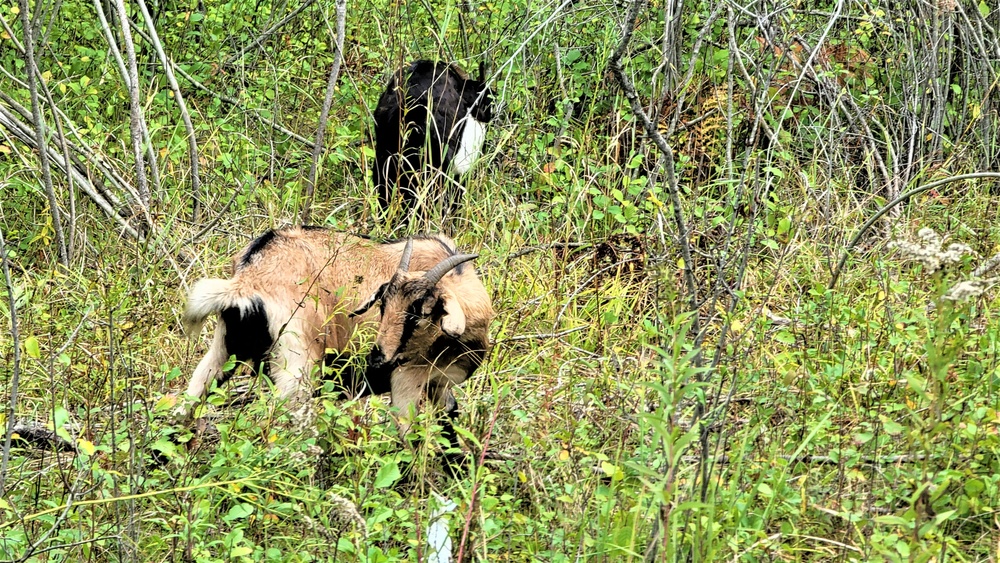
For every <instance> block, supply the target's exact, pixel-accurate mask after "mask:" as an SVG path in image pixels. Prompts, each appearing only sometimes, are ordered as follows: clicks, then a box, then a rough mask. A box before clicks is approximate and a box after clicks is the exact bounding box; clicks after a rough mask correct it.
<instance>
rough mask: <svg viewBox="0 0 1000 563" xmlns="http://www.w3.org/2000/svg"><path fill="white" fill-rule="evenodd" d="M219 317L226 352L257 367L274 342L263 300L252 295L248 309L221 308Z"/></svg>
mask: <svg viewBox="0 0 1000 563" xmlns="http://www.w3.org/2000/svg"><path fill="white" fill-rule="evenodd" d="M219 317H220V318H221V319H222V322H223V323H225V325H226V353H228V354H230V355H234V356H236V360H237V361H240V362H246V363H249V364H250V365H252V366H254V369H257V367H258V366H259V365H260V363H261V362H262V361H264V359H265V358H266V357H267V352H268V350H270V349H271V345H272V344H274V340H273V339H272V338H271V332H270V331H269V330H268V326H267V314H266V313H265V312H264V302H263V301H262V300H261V299H260V297H254V298H253V304H252V305H251V307H250V308H249V309H247V310H245V311H242V310H240V308H239V307H230V308H228V309H223V310H222V312H221V313H219Z"/></svg>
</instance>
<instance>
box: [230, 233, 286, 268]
mask: <svg viewBox="0 0 1000 563" xmlns="http://www.w3.org/2000/svg"><path fill="white" fill-rule="evenodd" d="M277 236H278V233H276V232H275V231H274V230H270V231H267V232H266V233H264V234H262V235H260V236H259V237H257V238H255V239H254V241H253V242H251V243H250V246H248V247H247V251H246V252H244V253H243V257H242V258H240V265H239V267H240V268H245V267H246V266H247V265H248V264H250V261H251V260H253V257H254V256H256V255H258V254H260V253H261V251H262V250H264V248H266V247H267V245H268V244H270V243H271V241H272V240H274V239H275V237H277Z"/></svg>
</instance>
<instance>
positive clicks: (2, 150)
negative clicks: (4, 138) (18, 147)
mask: <svg viewBox="0 0 1000 563" xmlns="http://www.w3.org/2000/svg"><path fill="white" fill-rule="evenodd" d="M0 154H10V147H8V146H7V145H0Z"/></svg>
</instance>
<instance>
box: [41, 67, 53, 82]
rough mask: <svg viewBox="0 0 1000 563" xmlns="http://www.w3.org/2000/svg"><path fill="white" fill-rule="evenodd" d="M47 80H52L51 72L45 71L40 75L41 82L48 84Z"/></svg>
mask: <svg viewBox="0 0 1000 563" xmlns="http://www.w3.org/2000/svg"><path fill="white" fill-rule="evenodd" d="M49 80H52V71H49V70H46V71H45V72H43V73H42V81H43V82H48V81H49Z"/></svg>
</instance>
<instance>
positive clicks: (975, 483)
mask: <svg viewBox="0 0 1000 563" xmlns="http://www.w3.org/2000/svg"><path fill="white" fill-rule="evenodd" d="M985 490H986V484H984V483H983V481H982V480H981V479H970V480H969V481H966V483H965V494H967V495H969V496H970V497H977V496H979V495H980V494H981V493H982V492H983V491H985Z"/></svg>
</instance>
